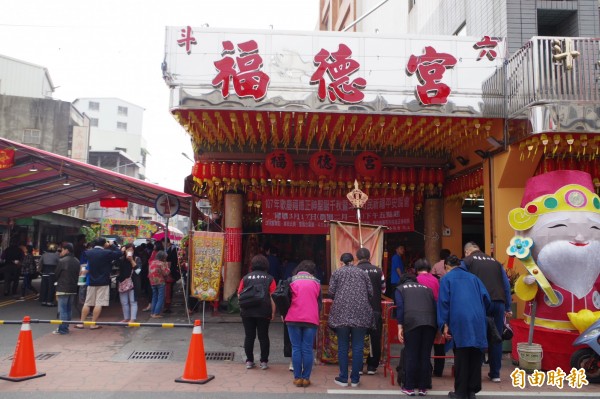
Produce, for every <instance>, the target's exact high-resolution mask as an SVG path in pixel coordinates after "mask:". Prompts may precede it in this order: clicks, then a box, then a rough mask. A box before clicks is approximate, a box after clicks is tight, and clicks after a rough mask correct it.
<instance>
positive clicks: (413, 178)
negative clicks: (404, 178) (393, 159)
mask: <svg viewBox="0 0 600 399" xmlns="http://www.w3.org/2000/svg"><path fill="white" fill-rule="evenodd" d="M416 185H417V171H416V169H415V168H408V188H409V189H410V191H415V187H416Z"/></svg>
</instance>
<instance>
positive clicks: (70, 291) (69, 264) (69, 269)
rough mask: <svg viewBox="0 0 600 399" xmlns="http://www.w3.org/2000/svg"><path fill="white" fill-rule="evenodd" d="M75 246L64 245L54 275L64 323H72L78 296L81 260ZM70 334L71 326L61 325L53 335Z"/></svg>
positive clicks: (60, 312)
mask: <svg viewBox="0 0 600 399" xmlns="http://www.w3.org/2000/svg"><path fill="white" fill-rule="evenodd" d="M74 252H75V250H74V248H73V244H71V243H70V242H66V243H63V246H62V250H61V252H60V260H59V261H58V265H57V266H56V270H55V272H54V275H55V277H56V298H57V301H58V313H59V315H60V319H61V320H62V321H71V315H72V310H73V304H74V303H75V297H76V296H77V288H78V287H77V280H79V271H80V264H79V259H77V258H76V257H75V255H74ZM68 333H69V325H68V324H65V323H63V324H61V325H59V326H58V329H57V330H55V331H53V332H52V334H56V335H65V334H68Z"/></svg>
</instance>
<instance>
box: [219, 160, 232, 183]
mask: <svg viewBox="0 0 600 399" xmlns="http://www.w3.org/2000/svg"><path fill="white" fill-rule="evenodd" d="M230 166H231V165H229V164H228V163H227V162H223V163H222V164H221V180H223V183H225V184H229V181H230V180H231V167H230Z"/></svg>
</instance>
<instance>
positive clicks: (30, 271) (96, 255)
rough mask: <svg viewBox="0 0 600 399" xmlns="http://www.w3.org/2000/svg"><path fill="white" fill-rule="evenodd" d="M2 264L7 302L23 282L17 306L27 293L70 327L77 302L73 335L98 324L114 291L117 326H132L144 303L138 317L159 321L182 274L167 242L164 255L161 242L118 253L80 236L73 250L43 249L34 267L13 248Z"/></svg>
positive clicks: (26, 252) (65, 246) (63, 328)
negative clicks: (77, 319)
mask: <svg viewBox="0 0 600 399" xmlns="http://www.w3.org/2000/svg"><path fill="white" fill-rule="evenodd" d="M2 261H3V263H4V268H3V271H4V296H6V297H16V296H17V291H18V286H19V280H20V278H22V283H21V290H20V296H19V297H18V300H19V301H23V300H25V299H27V297H26V295H27V292H28V291H30V292H32V293H33V294H34V297H33V299H34V300H39V302H40V304H41V305H42V306H50V307H56V306H58V314H59V317H60V319H61V320H64V321H71V318H72V310H73V308H74V307H75V305H76V301H77V300H78V298H79V302H80V303H81V304H82V309H81V319H80V321H81V322H80V323H79V324H76V325H75V326H74V328H76V329H84V326H85V324H84V321H85V320H86V319H87V317H88V315H89V314H90V313H91V318H92V322H96V321H97V320H98V318H99V317H100V314H101V312H102V308H103V307H106V306H108V305H109V301H110V293H111V286H113V285H114V286H115V288H116V290H117V292H118V297H119V301H120V303H121V307H122V311H123V320H122V322H124V323H129V322H135V321H136V319H137V317H138V316H137V315H138V309H139V307H138V301H139V300H145V302H146V303H147V306H146V307H145V308H143V309H142V311H147V312H150V317H152V318H160V317H163V316H162V314H164V313H170V312H171V302H172V298H173V293H174V289H173V287H174V284H175V283H176V282H177V281H178V280H179V279H180V278H181V274H182V271H183V273H185V272H186V270H185V267H184V268H183V270H182V269H181V267H180V265H179V264H178V254H177V247H176V246H175V245H174V244H172V243H171V242H170V240H169V239H167V248H166V249H165V248H164V245H163V242H160V241H159V242H154V243H152V242H147V243H144V244H141V245H140V246H138V247H134V245H133V244H126V245H123V246H121V247H119V246H118V245H117V244H116V243H114V242H108V241H107V240H106V239H105V238H102V237H100V238H97V239H95V240H93V241H92V242H90V243H86V242H85V236H84V235H80V236H78V237H77V240H76V242H75V244H73V243H70V242H62V243H60V244H56V243H49V244H47V246H46V250H45V251H44V252H43V253H42V254H41V256H40V257H39V259H38V260H37V261H36V260H35V258H34V256H33V248H32V247H31V246H30V245H24V244H20V243H18V242H12V243H11V245H9V246H8V247H7V248H6V250H5V251H3V253H2ZM183 266H185V265H183ZM37 276H40V277H41V282H40V290H39V292H38V291H37V290H36V289H35V288H34V287H33V285H32V283H31V282H32V280H33V279H34V278H35V277H37ZM89 328H90V329H91V330H96V329H99V328H101V326H99V325H95V324H91V325H90V327H89ZM53 333H54V334H57V335H65V334H68V333H69V324H68V323H63V324H61V325H59V327H58V329H57V330H55V331H54V332H53Z"/></svg>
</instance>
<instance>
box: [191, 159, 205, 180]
mask: <svg viewBox="0 0 600 399" xmlns="http://www.w3.org/2000/svg"><path fill="white" fill-rule="evenodd" d="M192 176H194V178H196V179H198V180H200V181H202V178H203V177H204V171H203V170H202V163H201V162H199V161H196V162H194V166H193V167H192Z"/></svg>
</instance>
